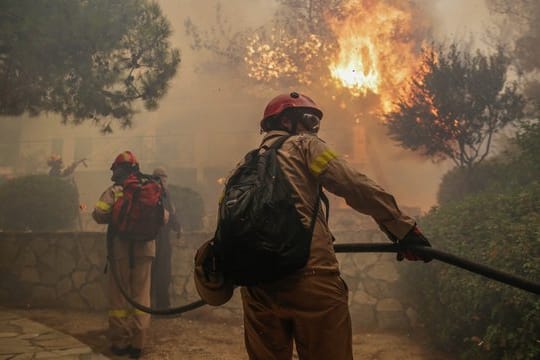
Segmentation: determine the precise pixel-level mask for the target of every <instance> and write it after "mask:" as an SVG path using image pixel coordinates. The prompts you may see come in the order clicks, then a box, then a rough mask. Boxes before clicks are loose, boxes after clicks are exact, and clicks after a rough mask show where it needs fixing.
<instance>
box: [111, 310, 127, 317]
mask: <svg viewBox="0 0 540 360" xmlns="http://www.w3.org/2000/svg"><path fill="white" fill-rule="evenodd" d="M130 314H131V311H130V310H125V309H115V310H109V317H115V318H126V317H128V316H129V315H130Z"/></svg>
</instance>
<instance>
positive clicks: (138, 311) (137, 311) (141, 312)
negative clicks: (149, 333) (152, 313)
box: [133, 309, 146, 315]
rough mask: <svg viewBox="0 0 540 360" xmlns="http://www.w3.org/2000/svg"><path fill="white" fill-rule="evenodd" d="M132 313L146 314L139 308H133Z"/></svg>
mask: <svg viewBox="0 0 540 360" xmlns="http://www.w3.org/2000/svg"><path fill="white" fill-rule="evenodd" d="M133 314H134V315H146V313H145V312H144V311H141V310H139V309H133Z"/></svg>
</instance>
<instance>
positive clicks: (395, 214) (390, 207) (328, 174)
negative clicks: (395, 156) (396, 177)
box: [307, 138, 431, 262]
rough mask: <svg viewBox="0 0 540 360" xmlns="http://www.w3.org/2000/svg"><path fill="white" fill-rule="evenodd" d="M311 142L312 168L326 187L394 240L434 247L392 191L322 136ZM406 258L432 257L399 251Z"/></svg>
mask: <svg viewBox="0 0 540 360" xmlns="http://www.w3.org/2000/svg"><path fill="white" fill-rule="evenodd" d="M308 144H309V146H308V151H307V157H308V164H309V168H310V171H311V173H312V174H313V175H315V176H316V177H317V178H318V179H319V181H320V182H321V184H322V185H323V187H324V188H325V189H327V190H328V191H330V192H331V193H333V194H335V195H338V196H341V197H343V198H344V199H345V201H346V202H347V205H349V206H350V207H352V208H353V209H355V210H356V211H358V212H361V213H363V214H366V215H369V216H371V217H372V218H373V219H374V220H375V222H377V224H378V225H379V227H380V228H381V230H382V231H383V232H384V233H385V234H386V235H387V236H388V238H389V239H390V240H391V241H393V242H397V243H400V244H402V245H404V246H431V245H430V243H429V241H428V240H427V238H426V237H425V236H424V235H423V234H422V233H421V231H420V229H418V227H417V226H416V221H415V220H414V219H413V218H411V217H409V216H408V215H405V214H403V213H402V212H401V210H400V209H399V207H398V205H397V203H396V200H395V199H394V197H393V196H392V195H391V194H390V193H388V192H386V191H385V190H384V189H383V188H381V187H380V186H379V185H377V184H376V183H375V182H374V181H373V180H371V179H370V178H368V177H367V176H366V175H364V174H362V173H360V172H359V171H357V170H356V169H354V168H352V167H351V166H350V165H349V164H348V163H347V162H346V161H345V160H344V159H342V158H340V157H339V156H338V155H337V154H336V153H335V152H333V151H332V150H331V149H330V148H329V147H328V146H327V145H326V144H325V143H324V142H323V141H321V140H320V139H318V138H313V139H311V140H310V141H309V143H308ZM403 259H407V260H413V261H414V260H423V261H426V262H427V261H430V260H431V258H429V257H427V256H422V255H417V254H415V253H414V252H413V251H410V250H404V251H400V252H399V253H398V254H397V260H399V261H401V260H403Z"/></svg>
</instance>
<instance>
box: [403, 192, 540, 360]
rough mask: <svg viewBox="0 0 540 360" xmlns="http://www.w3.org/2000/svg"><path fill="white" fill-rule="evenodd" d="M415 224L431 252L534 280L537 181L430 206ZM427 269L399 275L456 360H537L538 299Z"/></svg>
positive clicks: (446, 269) (445, 268) (538, 271)
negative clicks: (426, 239)
mask: <svg viewBox="0 0 540 360" xmlns="http://www.w3.org/2000/svg"><path fill="white" fill-rule="evenodd" d="M421 226H422V228H423V229H424V231H425V233H426V235H427V236H428V238H429V239H430V240H431V242H432V245H433V246H434V247H435V248H438V249H441V250H444V251H448V252H450V253H453V254H455V255H458V256H462V257H465V258H467V259H470V260H472V261H475V262H479V263H482V264H485V265H488V266H491V267H494V268H496V269H499V270H501V271H505V272H509V273H512V274H515V275H518V276H521V277H524V278H527V279H531V280H533V281H539V279H540V262H539V260H540V184H537V183H532V184H530V185H528V186H526V187H523V188H520V189H518V190H514V191H507V192H505V193H498V192H483V193H481V194H478V195H475V196H470V197H467V198H465V199H464V200H463V201H461V202H454V203H451V204H448V205H446V206H443V207H441V208H439V209H433V210H432V211H431V212H430V213H429V214H428V215H427V216H425V217H424V218H423V219H422V220H421ZM411 265H413V264H411ZM427 266H428V267H427V268H426V266H404V267H402V271H403V274H402V275H403V277H404V279H403V280H404V283H407V284H412V285H414V286H413V287H412V288H411V289H410V290H411V291H410V293H409V294H407V296H409V297H410V298H411V299H412V300H413V301H414V302H415V304H416V308H417V309H418V311H419V315H420V318H421V319H423V321H424V322H425V326H426V328H427V330H428V332H429V333H430V334H432V336H433V337H434V340H435V342H436V343H437V344H438V345H439V346H441V347H443V348H445V350H447V351H454V352H457V353H458V354H460V356H461V358H463V359H531V360H532V359H538V358H540V298H539V297H538V295H534V294H532V293H529V292H526V291H524V290H521V289H518V288H514V287H511V286H509V285H506V284H502V283H499V282H495V281H493V280H489V279H486V278H484V277H482V276H480V275H477V274H473V273H470V272H468V271H465V270H463V269H460V268H457V267H452V266H450V265H447V264H444V263H440V262H437V261H433V262H431V263H430V264H428V265H427ZM418 289H422V290H423V291H422V292H419V291H418Z"/></svg>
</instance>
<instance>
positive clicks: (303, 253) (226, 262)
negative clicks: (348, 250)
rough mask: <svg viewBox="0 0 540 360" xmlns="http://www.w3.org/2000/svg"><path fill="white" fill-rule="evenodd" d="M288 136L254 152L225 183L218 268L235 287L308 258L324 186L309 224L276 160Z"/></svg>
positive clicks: (290, 268) (296, 265)
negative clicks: (301, 217)
mask: <svg viewBox="0 0 540 360" xmlns="http://www.w3.org/2000/svg"><path fill="white" fill-rule="evenodd" d="M288 138H289V136H282V137H281V138H279V139H278V140H276V141H275V143H274V144H272V145H271V146H270V147H268V148H267V149H266V150H265V151H264V149H255V150H252V151H250V152H249V153H248V154H247V155H246V156H245V162H244V163H243V164H242V165H240V166H239V167H238V168H237V169H236V171H235V172H234V173H233V175H232V176H231V177H230V178H229V180H228V181H227V183H226V185H225V190H224V195H223V198H222V200H221V202H220V204H219V218H218V225H217V230H216V233H215V237H214V242H213V254H214V256H215V260H216V262H217V264H215V265H214V266H216V267H217V268H219V269H220V270H221V271H223V272H224V273H225V276H226V277H228V278H229V279H231V280H232V281H233V282H234V284H236V285H246V286H250V285H256V284H261V283H265V282H270V281H274V280H278V279H280V278H282V277H284V276H285V275H288V274H290V273H292V272H294V271H295V270H298V269H301V268H302V267H304V266H305V265H306V262H307V260H308V258H309V253H310V247H311V238H312V235H313V229H314V226H315V219H316V217H317V213H318V212H319V203H320V201H319V197H320V194H321V191H320V190H321V189H320V187H319V196H318V197H317V203H316V205H315V211H314V213H313V216H312V218H311V224H310V227H309V228H306V227H305V226H304V225H303V224H302V222H301V220H300V215H299V214H298V212H297V210H296V207H295V201H294V199H293V198H292V196H291V195H292V193H293V191H292V187H291V185H290V183H289V181H288V180H287V178H286V176H285V175H284V174H283V172H282V171H281V169H280V167H279V164H278V159H277V150H278V149H279V148H280V147H281V145H282V144H283V142H285V140H287V139H288Z"/></svg>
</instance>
